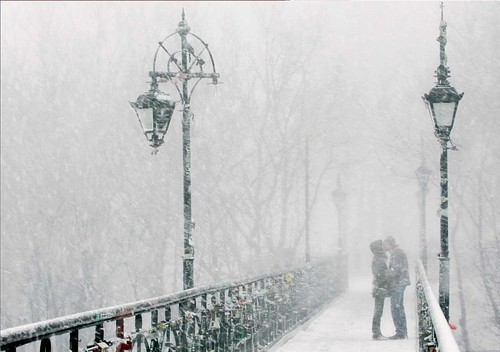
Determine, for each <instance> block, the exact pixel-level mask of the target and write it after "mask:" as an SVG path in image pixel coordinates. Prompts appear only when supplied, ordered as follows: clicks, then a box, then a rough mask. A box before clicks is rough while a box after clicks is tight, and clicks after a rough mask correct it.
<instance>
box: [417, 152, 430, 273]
mask: <svg viewBox="0 0 500 352" xmlns="http://www.w3.org/2000/svg"><path fill="white" fill-rule="evenodd" d="M415 174H416V175H417V181H418V185H419V186H420V187H419V188H420V192H419V195H420V197H419V198H420V201H419V205H420V260H421V261H422V264H423V265H424V268H425V270H427V234H426V233H427V229H426V228H427V225H426V217H425V208H426V206H425V205H426V204H425V203H426V202H425V196H426V194H427V185H428V183H429V176H430V175H431V170H429V169H428V168H427V167H426V166H425V161H424V162H423V163H422V165H420V167H419V168H418V169H417V170H415Z"/></svg>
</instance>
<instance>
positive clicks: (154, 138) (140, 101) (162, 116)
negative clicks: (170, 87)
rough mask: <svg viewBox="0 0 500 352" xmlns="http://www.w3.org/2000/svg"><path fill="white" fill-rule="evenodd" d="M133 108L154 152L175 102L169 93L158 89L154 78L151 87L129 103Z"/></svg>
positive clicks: (166, 126) (166, 127) (161, 140)
mask: <svg viewBox="0 0 500 352" xmlns="http://www.w3.org/2000/svg"><path fill="white" fill-rule="evenodd" d="M130 105H132V107H133V108H134V110H135V112H136V114H137V118H138V119H139V123H140V124H141V128H142V131H143V132H144V135H145V136H146V138H147V140H148V141H149V145H150V146H151V147H153V150H154V152H153V153H154V154H156V151H157V148H158V147H159V146H161V145H162V144H163V138H164V137H165V133H167V130H168V126H169V125H170V119H171V118H172V114H173V113H174V109H175V102H174V101H173V99H172V98H171V97H170V95H168V94H165V93H163V92H161V91H160V90H159V89H158V83H157V82H156V79H155V80H153V83H151V89H150V90H149V92H146V93H144V94H142V95H140V96H139V97H138V98H137V101H136V102H134V103H132V102H131V103H130Z"/></svg>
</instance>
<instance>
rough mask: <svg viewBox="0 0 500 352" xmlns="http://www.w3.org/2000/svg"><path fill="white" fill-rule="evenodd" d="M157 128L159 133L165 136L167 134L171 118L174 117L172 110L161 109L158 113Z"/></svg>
mask: <svg viewBox="0 0 500 352" xmlns="http://www.w3.org/2000/svg"><path fill="white" fill-rule="evenodd" d="M156 112H157V118H156V126H157V129H158V132H159V133H161V134H165V133H166V132H167V128H168V125H169V123H170V118H171V117H172V109H170V108H160V109H158V110H157V111H156Z"/></svg>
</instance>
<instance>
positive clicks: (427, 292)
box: [416, 259, 460, 352]
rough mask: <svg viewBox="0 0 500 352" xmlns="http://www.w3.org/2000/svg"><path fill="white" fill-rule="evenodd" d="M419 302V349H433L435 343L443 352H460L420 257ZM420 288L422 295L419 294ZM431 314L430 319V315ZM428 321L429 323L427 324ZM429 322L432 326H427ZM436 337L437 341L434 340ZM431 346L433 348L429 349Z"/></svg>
mask: <svg viewBox="0 0 500 352" xmlns="http://www.w3.org/2000/svg"><path fill="white" fill-rule="evenodd" d="M416 286H417V287H416V288H417V304H418V314H419V317H418V319H419V349H420V351H425V352H427V351H432V350H433V348H434V346H433V345H434V343H433V342H435V345H436V346H439V351H441V352H459V351H460V350H459V348H458V345H457V342H456V341H455V338H454V336H453V334H452V332H451V329H450V326H449V324H448V322H447V321H446V318H445V317H444V314H443V312H442V310H441V308H440V306H439V303H438V301H437V299H436V297H435V296H434V293H433V292H432V288H431V285H430V284H429V280H428V279H427V275H426V272H425V269H424V266H423V264H422V262H421V261H420V259H419V260H418V261H417V285H416ZM419 290H420V292H421V293H423V297H422V295H419ZM427 315H429V316H430V319H428V318H429V316H427ZM426 323H427V324H426ZM428 323H430V324H431V326H427V325H428ZM434 338H435V339H436V341H432V340H434ZM429 347H430V348H431V349H429Z"/></svg>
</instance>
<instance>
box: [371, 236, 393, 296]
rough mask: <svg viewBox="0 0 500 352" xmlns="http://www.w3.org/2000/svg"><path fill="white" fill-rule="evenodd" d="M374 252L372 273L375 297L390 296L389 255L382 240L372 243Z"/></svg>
mask: <svg viewBox="0 0 500 352" xmlns="http://www.w3.org/2000/svg"><path fill="white" fill-rule="evenodd" d="M370 249H371V251H372V253H373V260H372V274H373V290H372V295H373V297H388V296H390V283H389V277H388V269H387V263H386V261H387V255H386V254H385V251H384V247H383V245H382V241H381V240H378V241H375V242H372V243H371V244H370Z"/></svg>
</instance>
